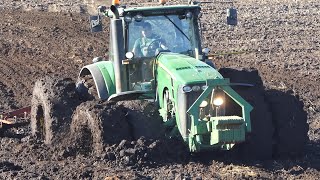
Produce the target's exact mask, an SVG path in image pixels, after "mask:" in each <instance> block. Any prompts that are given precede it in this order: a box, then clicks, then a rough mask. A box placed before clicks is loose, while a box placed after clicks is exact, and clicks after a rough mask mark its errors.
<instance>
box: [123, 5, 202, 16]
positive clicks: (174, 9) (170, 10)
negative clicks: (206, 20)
mask: <svg viewBox="0 0 320 180" xmlns="http://www.w3.org/2000/svg"><path fill="white" fill-rule="evenodd" d="M196 9H198V10H200V6H198V5H166V6H149V7H129V8H124V9H123V12H124V14H127V13H130V14H131V13H132V14H137V13H142V15H157V14H176V13H179V12H181V11H186V10H190V11H193V10H196Z"/></svg>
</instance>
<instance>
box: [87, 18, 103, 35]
mask: <svg viewBox="0 0 320 180" xmlns="http://www.w3.org/2000/svg"><path fill="white" fill-rule="evenodd" d="M89 21H90V31H91V32H101V31H102V22H101V17H100V16H99V15H98V16H90V19H89Z"/></svg>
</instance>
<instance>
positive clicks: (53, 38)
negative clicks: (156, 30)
mask: <svg viewBox="0 0 320 180" xmlns="http://www.w3.org/2000/svg"><path fill="white" fill-rule="evenodd" d="M214 2H215V3H214V4H205V5H204V6H203V8H202V9H203V10H204V12H203V16H202V30H203V41H204V46H207V47H210V48H211V49H212V53H213V54H216V56H215V57H214V59H213V61H214V63H215V64H216V65H217V67H219V68H223V67H232V68H235V69H237V68H239V69H240V68H242V67H244V68H255V69H257V70H258V72H259V73H260V76H261V77H262V80H263V83H264V85H265V87H266V89H267V90H268V92H269V95H270V94H272V92H275V91H276V92H277V95H278V97H279V98H280V97H281V98H283V97H287V98H290V99H294V101H295V102H298V101H301V102H302V103H303V105H304V106H303V109H304V111H305V112H306V113H307V114H306V115H305V116H306V117H307V123H308V125H309V131H308V137H309V141H308V144H307V146H306V147H305V154H303V155H302V156H301V157H298V158H280V159H273V160H267V161H249V160H248V161H246V160H235V159H232V158H230V156H228V154H226V153H220V152H217V153H215V154H212V153H211V154H209V153H205V154H202V155H198V156H188V154H186V153H185V150H184V147H183V146H182V145H181V144H179V143H178V142H176V141H175V140H172V141H164V140H161V139H160V140H155V141H152V140H149V139H141V138H140V139H134V140H133V139H129V140H123V141H120V140H119V141H120V142H118V143H116V144H113V145H110V146H108V148H107V149H104V150H103V153H102V154H99V155H89V154H83V155H75V154H76V153H74V151H75V150H74V149H72V148H70V147H66V146H64V147H61V148H52V147H47V146H44V145H42V144H41V143H39V142H38V141H37V140H36V139H32V138H31V137H30V127H29V126H28V125H27V126H22V127H21V128H10V129H7V130H5V131H4V132H3V133H2V134H1V138H0V140H1V142H0V157H1V159H0V179H71V178H76V179H104V178H106V177H109V178H110V179H111V178H112V177H114V178H120V179H213V178H217V179H319V177H320V172H319V170H320V158H319V157H320V153H319V152H320V131H319V129H320V113H319V112H320V88H319V85H318V84H319V80H320V79H319V74H320V62H319V59H320V40H319V37H320V16H319V9H320V3H319V2H318V1H316V0H302V1H294V0H284V1H276V0H264V1H259V2H257V1H253V0H243V1H236V2H234V4H233V6H234V7H236V8H237V9H238V18H239V24H238V26H237V27H235V28H234V29H230V28H229V27H228V26H226V25H225V14H226V12H225V9H226V8H227V7H230V6H231V5H232V4H230V3H225V1H214ZM92 4H97V3H96V2H94V1H80V0H79V1H37V0H30V1H14V0H2V1H1V0H0V15H1V17H2V18H1V19H0V77H1V78H0V112H2V111H8V110H12V109H16V108H19V107H24V106H29V105H30V103H31V95H32V90H33V87H34V85H35V82H36V80H37V79H39V78H41V77H43V76H45V75H51V76H60V77H65V78H67V77H69V78H72V79H73V80H75V79H76V77H77V74H78V72H79V70H80V68H81V67H82V66H84V65H86V64H89V63H91V60H92V58H93V57H95V56H103V55H104V54H105V52H106V51H107V50H108V45H107V44H106V42H107V40H108V31H107V29H106V30H105V31H104V32H101V33H95V34H92V33H90V32H89V26H88V14H87V12H92V9H93V8H92V7H91V6H92ZM55 74H58V75H55ZM273 98H275V100H276V99H277V96H273ZM97 103H100V104H99V106H102V107H105V106H106V105H105V104H103V103H104V102H96V103H94V104H95V105H96V104H97ZM101 103H102V104H101ZM95 105H93V104H90V103H88V104H86V105H83V107H79V108H78V109H79V110H78V111H81V108H83V109H89V110H88V113H92V112H91V111H90V107H92V106H95ZM107 106H108V107H111V109H114V111H110V112H108V113H116V114H119V113H120V114H121V113H126V112H128V111H132V110H130V108H129V109H126V110H125V111H121V112H117V111H118V110H117V108H115V107H117V106H120V105H112V104H111V105H107ZM121 106H123V105H121ZM282 107H283V110H288V108H287V107H286V105H282ZM98 109H99V108H98ZM100 109H103V108H100ZM288 111H290V109H289V110H288ZM291 111H292V113H294V111H295V110H291ZM81 112H82V111H81ZM95 114H98V115H99V112H98V113H95ZM121 117H122V116H120V118H119V119H120V120H121ZM302 118H304V117H302ZM121 128H124V127H121ZM172 147H174V148H172Z"/></svg>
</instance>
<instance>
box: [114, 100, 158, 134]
mask: <svg viewBox="0 0 320 180" xmlns="http://www.w3.org/2000/svg"><path fill="white" fill-rule="evenodd" d="M117 104H118V105H122V106H123V107H125V109H126V110H125V111H126V119H127V122H128V124H129V125H130V127H131V130H132V137H133V139H134V140H137V139H139V138H140V137H142V136H143V137H145V138H147V139H159V138H161V137H163V136H164V126H163V121H162V118H161V116H160V115H159V112H158V108H157V107H156V106H155V104H154V103H153V102H149V101H146V100H130V101H119V102H117Z"/></svg>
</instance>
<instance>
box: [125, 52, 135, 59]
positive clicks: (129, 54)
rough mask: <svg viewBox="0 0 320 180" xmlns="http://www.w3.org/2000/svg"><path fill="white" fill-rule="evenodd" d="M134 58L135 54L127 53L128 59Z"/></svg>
mask: <svg viewBox="0 0 320 180" xmlns="http://www.w3.org/2000/svg"><path fill="white" fill-rule="evenodd" d="M133 56H134V54H133V52H127V53H126V58H127V59H132V58H133Z"/></svg>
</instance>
